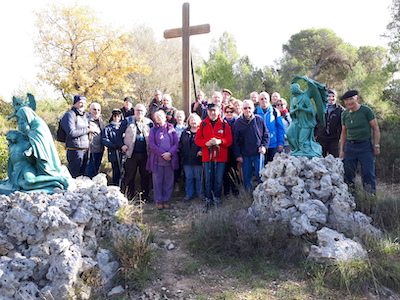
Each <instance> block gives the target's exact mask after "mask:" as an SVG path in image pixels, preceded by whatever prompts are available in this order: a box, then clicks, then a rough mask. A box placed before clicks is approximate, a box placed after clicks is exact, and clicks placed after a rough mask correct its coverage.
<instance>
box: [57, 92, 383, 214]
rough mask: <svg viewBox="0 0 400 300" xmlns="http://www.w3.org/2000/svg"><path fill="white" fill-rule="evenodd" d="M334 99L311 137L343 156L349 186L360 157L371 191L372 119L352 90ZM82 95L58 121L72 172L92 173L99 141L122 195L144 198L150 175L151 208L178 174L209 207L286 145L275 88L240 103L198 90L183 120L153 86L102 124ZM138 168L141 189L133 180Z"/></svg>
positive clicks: (162, 200) (248, 182) (284, 112)
mask: <svg viewBox="0 0 400 300" xmlns="http://www.w3.org/2000/svg"><path fill="white" fill-rule="evenodd" d="M336 97H337V95H336V92H335V91H334V90H329V97H328V108H327V112H326V115H325V119H326V124H325V126H323V125H322V124H319V123H318V122H317V123H318V125H317V126H316V128H315V136H316V140H317V141H318V142H319V143H320V144H321V145H322V148H323V155H324V156H325V155H327V154H332V155H333V156H335V157H340V158H342V159H344V163H345V179H346V181H347V182H348V183H349V184H350V185H352V184H354V177H355V169H356V167H357V162H360V163H361V164H362V176H363V181H364V182H365V188H366V189H367V190H368V191H370V192H372V193H374V192H375V177H374V170H373V155H378V154H379V127H378V126H377V122H376V118H375V116H374V114H373V112H372V110H371V109H370V108H368V107H366V106H364V105H360V104H359V103H358V93H357V92H356V91H350V92H347V93H346V94H345V95H343V97H341V99H342V100H344V103H345V104H346V107H347V108H348V109H347V110H344V109H343V107H341V106H340V105H338V104H336ZM86 101H87V100H86V98H85V97H84V96H82V95H76V96H75V97H74V103H73V106H72V108H71V110H69V111H68V112H67V113H66V114H65V115H64V117H63V119H62V121H61V124H62V126H63V128H64V129H65V131H66V132H67V139H66V148H67V159H68V169H69V171H70V173H71V175H72V177H74V178H75V177H77V176H80V175H86V176H89V177H93V176H95V175H96V174H97V173H98V172H99V167H100V163H101V159H102V156H103V151H104V146H105V147H106V148H107V150H108V160H109V161H110V162H111V164H112V171H113V176H112V183H113V184H114V185H119V186H121V188H122V191H123V192H125V193H126V195H127V197H128V199H133V198H134V197H135V196H137V195H138V193H140V194H141V195H142V199H144V200H146V201H148V202H150V201H152V199H151V198H150V181H151V180H152V185H153V197H154V201H155V203H156V207H157V208H158V209H166V208H169V206H170V204H169V200H170V198H171V196H172V193H173V190H174V185H175V184H176V182H177V180H178V179H179V178H181V177H182V174H184V176H183V177H184V178H185V198H184V201H189V200H191V199H193V198H194V197H195V196H199V197H201V198H203V199H205V200H206V205H205V210H208V209H210V208H212V207H213V206H215V205H217V204H218V203H220V201H221V198H222V195H223V194H224V195H227V194H229V193H232V194H238V186H239V184H243V186H244V189H245V190H246V191H248V192H251V191H252V190H253V188H254V185H253V184H254V181H256V182H258V183H259V182H260V175H259V172H260V170H261V169H262V168H263V167H264V166H265V164H266V163H268V162H269V161H272V160H273V157H274V155H275V154H276V153H277V152H286V153H289V152H290V151H291V149H290V146H289V142H288V140H287V137H286V132H287V130H288V128H289V127H290V125H291V124H292V119H291V116H290V109H289V108H288V107H287V101H286V100H285V99H283V98H281V97H280V95H279V93H277V92H275V93H273V94H272V95H271V97H270V96H269V94H268V93H267V92H261V93H260V94H258V93H256V92H252V93H251V94H250V95H249V99H247V100H244V101H241V100H238V99H234V98H233V97H232V93H231V91H229V90H228V89H224V90H223V91H221V92H219V91H215V92H214V93H213V94H212V97H211V101H207V100H206V99H205V95H204V93H203V92H202V91H198V93H197V97H196V101H195V102H194V103H192V105H191V113H190V115H189V116H188V118H187V120H186V122H185V113H184V112H183V111H181V110H178V109H176V108H174V107H173V106H172V98H171V96H170V95H168V94H165V95H163V93H162V92H161V90H159V89H156V90H155V91H154V99H153V100H152V101H151V103H150V105H149V106H148V107H146V106H145V105H144V104H140V103H139V104H137V105H136V106H135V107H134V108H133V103H132V102H133V99H132V98H130V97H127V98H125V99H124V107H123V108H121V109H114V110H113V111H112V116H111V118H110V120H109V124H108V125H107V126H105V125H104V124H103V121H102V119H101V117H100V116H101V106H100V104H99V103H92V104H91V105H90V107H89V112H87V113H86V112H85V109H86ZM357 114H358V115H359V116H358V117H357ZM361 117H362V118H365V120H367V122H368V124H367V125H368V128H367V127H366V126H367V125H366V124H365V122H364V121H361ZM317 119H318V116H317ZM371 129H372V132H373V137H371ZM371 138H373V142H374V144H373V145H374V146H372V144H371ZM339 139H340V143H339ZM368 141H369V142H368ZM364 144H365V145H364ZM367 144H368V145H369V147H370V148H371V149H370V150H371V151H369V156H368V155H367V154H366V149H363V150H362V153H360V151H359V150H358V148H359V147H360V146H365V148H367V146H368V145H367ZM354 148H355V149H354ZM371 166H372V168H371ZM138 173H139V177H140V188H139V187H138V186H136V184H135V181H136V177H137V174H138Z"/></svg>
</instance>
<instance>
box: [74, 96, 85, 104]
mask: <svg viewBox="0 0 400 300" xmlns="http://www.w3.org/2000/svg"><path fill="white" fill-rule="evenodd" d="M80 100H86V97H85V96H82V95H75V96H74V104H75V103H76V102H78V101H80Z"/></svg>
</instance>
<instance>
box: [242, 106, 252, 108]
mask: <svg viewBox="0 0 400 300" xmlns="http://www.w3.org/2000/svg"><path fill="white" fill-rule="evenodd" d="M243 109H251V107H250V106H246V107H243Z"/></svg>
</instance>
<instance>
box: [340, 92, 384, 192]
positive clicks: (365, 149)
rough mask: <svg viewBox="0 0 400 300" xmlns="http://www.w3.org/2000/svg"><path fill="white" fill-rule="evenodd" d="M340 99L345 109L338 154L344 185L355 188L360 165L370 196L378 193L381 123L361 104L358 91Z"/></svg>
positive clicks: (346, 94)
mask: <svg viewBox="0 0 400 300" xmlns="http://www.w3.org/2000/svg"><path fill="white" fill-rule="evenodd" d="M340 100H343V101H344V104H345V106H346V110H345V111H344V112H343V113H342V117H341V121H342V133H341V136H340V153H339V157H340V158H341V159H343V165H344V179H345V182H346V183H347V184H348V185H349V187H350V188H351V189H354V187H355V186H354V179H355V176H356V171H357V164H358V162H359V163H360V165H361V178H362V183H363V188H364V190H365V191H366V192H367V193H371V194H375V192H376V179H375V167H374V156H377V155H379V154H380V145H379V142H380V130H379V125H378V122H377V120H376V117H375V114H374V112H373V111H372V109H371V108H369V107H368V106H365V105H361V104H360V103H359V96H358V91H356V90H350V91H347V92H346V93H345V94H344V95H343V96H342V97H341V98H340ZM371 131H372V132H371Z"/></svg>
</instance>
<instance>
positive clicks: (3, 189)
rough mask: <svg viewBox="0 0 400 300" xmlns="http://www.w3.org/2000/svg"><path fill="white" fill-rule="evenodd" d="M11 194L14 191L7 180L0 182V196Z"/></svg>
mask: <svg viewBox="0 0 400 300" xmlns="http://www.w3.org/2000/svg"><path fill="white" fill-rule="evenodd" d="M13 192H15V189H14V188H13V186H12V185H11V184H10V183H9V182H8V181H7V180H5V181H2V182H0V194H3V195H9V194H11V193H13Z"/></svg>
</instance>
